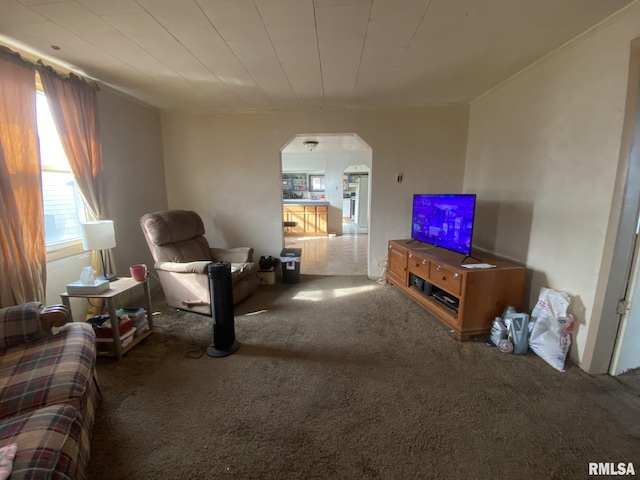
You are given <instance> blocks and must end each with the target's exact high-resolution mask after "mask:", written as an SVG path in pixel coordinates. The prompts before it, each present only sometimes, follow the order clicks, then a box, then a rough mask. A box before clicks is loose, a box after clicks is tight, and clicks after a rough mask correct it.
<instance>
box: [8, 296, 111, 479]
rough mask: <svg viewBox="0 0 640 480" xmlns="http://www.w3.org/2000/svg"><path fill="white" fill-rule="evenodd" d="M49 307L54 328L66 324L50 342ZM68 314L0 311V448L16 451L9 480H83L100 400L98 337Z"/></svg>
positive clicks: (21, 308) (27, 308) (36, 306)
mask: <svg viewBox="0 0 640 480" xmlns="http://www.w3.org/2000/svg"><path fill="white" fill-rule="evenodd" d="M50 308H54V309H57V310H56V311H54V312H53V313H54V315H53V318H54V319H56V318H57V320H58V321H54V323H53V325H54V326H58V325H61V324H62V323H64V325H62V326H60V328H59V331H58V332H57V333H56V334H55V335H54V334H52V333H51V331H50V330H51V327H52V325H51V324H50V323H49V324H47V321H48V320H50V319H51V318H52V315H49V314H50V313H51V310H47V309H50ZM65 309H66V307H62V306H59V307H58V306H56V307H44V306H43V305H42V304H40V303H37V302H30V303H25V304H23V305H18V306H16V307H9V308H4V309H0V447H1V446H3V445H7V444H10V443H16V444H17V446H18V450H17V453H16V456H15V458H14V461H13V471H12V474H11V477H10V478H11V479H12V480H17V479H27V478H38V479H85V478H86V475H85V473H86V467H87V463H88V460H89V448H90V440H91V429H92V427H93V420H94V416H95V409H96V402H97V401H98V400H99V397H100V393H99V388H98V381H97V375H96V368H95V363H96V362H95V360H96V351H95V335H94V333H93V330H92V328H91V326H90V325H89V324H86V323H84V322H77V323H76V322H71V321H69V320H70V319H71V315H70V312H68V311H66V312H65ZM65 317H66V318H65ZM61 318H62V319H63V320H62V321H59V320H60V319H61Z"/></svg>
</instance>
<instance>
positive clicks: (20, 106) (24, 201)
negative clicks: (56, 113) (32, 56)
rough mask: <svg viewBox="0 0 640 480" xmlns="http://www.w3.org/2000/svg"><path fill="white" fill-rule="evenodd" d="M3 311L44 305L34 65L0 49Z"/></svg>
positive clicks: (0, 287) (0, 272) (0, 292)
mask: <svg viewBox="0 0 640 480" xmlns="http://www.w3.org/2000/svg"><path fill="white" fill-rule="evenodd" d="M0 228H1V230H0V307H7V306H11V305H17V304H20V303H24V302H28V301H40V302H44V300H45V284H46V272H47V268H46V267H47V260H46V247H45V235H44V213H43V207H42V181H41V173H40V157H39V152H38V140H37V135H36V84H35V66H34V65H32V64H30V63H28V62H25V61H23V60H22V59H21V58H20V56H19V55H18V54H15V53H13V52H9V51H7V50H5V49H2V50H0Z"/></svg>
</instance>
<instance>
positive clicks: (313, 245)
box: [284, 233, 369, 275]
mask: <svg viewBox="0 0 640 480" xmlns="http://www.w3.org/2000/svg"><path fill="white" fill-rule="evenodd" d="M368 240H369V236H368V235H367V234H366V233H364V234H363V233H354V234H345V235H336V236H335V237H285V239H284V243H285V247H286V248H301V249H302V257H301V258H300V273H301V274H302V275H366V274H367V246H368Z"/></svg>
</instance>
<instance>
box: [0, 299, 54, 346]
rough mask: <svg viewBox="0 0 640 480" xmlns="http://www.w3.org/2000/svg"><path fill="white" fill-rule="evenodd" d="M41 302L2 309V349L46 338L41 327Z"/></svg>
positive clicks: (0, 322) (0, 336) (0, 333)
mask: <svg viewBox="0 0 640 480" xmlns="http://www.w3.org/2000/svg"><path fill="white" fill-rule="evenodd" d="M41 308H42V304H41V303H39V302H28V303H23V304H22V305H19V306H16V307H12V308H3V309H0V349H3V348H9V347H13V346H15V345H22V344H25V343H29V342H32V341H34V340H36V339H38V338H41V337H44V336H46V333H45V332H44V330H43V329H42V326H41V325H40V309H41Z"/></svg>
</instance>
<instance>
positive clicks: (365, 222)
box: [342, 164, 369, 235]
mask: <svg viewBox="0 0 640 480" xmlns="http://www.w3.org/2000/svg"><path fill="white" fill-rule="evenodd" d="M342 177H343V180H342V181H343V199H342V202H343V204H342V234H343V235H362V234H366V233H368V232H369V167H367V166H366V165H363V164H361V165H349V166H348V167H347V168H345V170H344V173H343V176H342Z"/></svg>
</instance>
